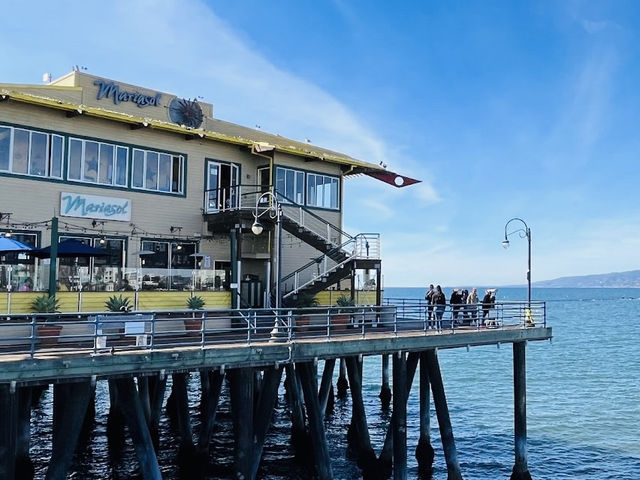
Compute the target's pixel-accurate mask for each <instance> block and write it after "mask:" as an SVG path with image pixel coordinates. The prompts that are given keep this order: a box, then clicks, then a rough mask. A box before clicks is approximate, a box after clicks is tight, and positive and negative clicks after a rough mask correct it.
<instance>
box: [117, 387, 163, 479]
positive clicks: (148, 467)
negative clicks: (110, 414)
mask: <svg viewBox="0 0 640 480" xmlns="http://www.w3.org/2000/svg"><path fill="white" fill-rule="evenodd" d="M112 382H114V383H115V384H116V386H117V391H118V396H119V404H120V407H121V408H122V412H123V414H124V417H125V419H126V420H127V426H128V430H129V435H130V436H131V440H132V441H133V447H134V449H135V451H136V455H137V457H138V463H139V465H140V472H141V474H142V478H143V479H144V480H162V474H161V473H160V467H159V465H158V459H157V457H156V452H155V450H154V448H153V441H152V440H151V434H150V433H149V428H148V427H147V420H146V418H145V416H144V410H143V408H142V401H141V400H140V396H139V394H138V389H137V388H136V384H135V382H134V381H133V378H124V379H118V380H112Z"/></svg>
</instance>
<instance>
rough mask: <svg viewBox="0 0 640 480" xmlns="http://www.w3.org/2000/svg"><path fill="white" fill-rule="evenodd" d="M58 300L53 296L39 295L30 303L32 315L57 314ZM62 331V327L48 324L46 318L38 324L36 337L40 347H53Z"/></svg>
mask: <svg viewBox="0 0 640 480" xmlns="http://www.w3.org/2000/svg"><path fill="white" fill-rule="evenodd" d="M59 306H60V300H58V299H57V298H56V297H55V296H51V297H50V296H48V295H41V296H39V297H36V298H34V299H33V301H32V302H31V311H32V312H34V313H57V312H58V308H59ZM61 331H62V325H60V324H52V323H48V318H46V319H45V320H44V322H42V323H38V326H37V332H38V333H37V335H38V338H40V342H41V343H42V345H55V344H56V343H58V337H59V336H60V332H61Z"/></svg>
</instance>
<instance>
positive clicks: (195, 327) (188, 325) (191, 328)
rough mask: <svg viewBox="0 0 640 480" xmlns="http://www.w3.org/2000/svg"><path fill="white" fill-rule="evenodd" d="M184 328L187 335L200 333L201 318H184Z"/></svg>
mask: <svg viewBox="0 0 640 480" xmlns="http://www.w3.org/2000/svg"><path fill="white" fill-rule="evenodd" d="M184 329H185V330H186V332H187V335H200V332H201V331H202V318H201V317H197V318H185V319H184Z"/></svg>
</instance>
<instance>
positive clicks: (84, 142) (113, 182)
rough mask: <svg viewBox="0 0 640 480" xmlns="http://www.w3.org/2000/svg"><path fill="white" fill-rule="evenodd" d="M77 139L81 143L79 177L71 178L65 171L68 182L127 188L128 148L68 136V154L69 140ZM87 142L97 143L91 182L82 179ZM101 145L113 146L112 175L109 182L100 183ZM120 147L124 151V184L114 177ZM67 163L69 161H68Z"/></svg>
mask: <svg viewBox="0 0 640 480" xmlns="http://www.w3.org/2000/svg"><path fill="white" fill-rule="evenodd" d="M74 140H75V141H78V142H80V143H81V145H82V149H81V154H80V178H71V177H70V176H69V173H68V172H67V180H68V181H69V182H77V183H85V184H87V185H100V186H103V187H117V188H127V187H128V183H129V182H128V179H129V149H128V148H127V147H125V146H123V145H119V144H117V143H109V142H101V141H99V140H90V139H85V138H77V137H69V154H71V142H72V141H74ZM87 142H92V143H97V144H98V158H97V168H96V181H95V182H92V181H90V180H85V179H84V164H85V157H86V155H85V149H86V147H87ZM102 145H108V146H110V147H113V157H112V159H113V175H112V177H111V183H102V182H100V149H101V146H102ZM119 148H121V149H123V150H124V151H125V153H126V159H125V174H124V184H119V183H116V179H117V177H118V174H117V172H116V167H117V164H118V149H119ZM69 164H71V162H70V161H69Z"/></svg>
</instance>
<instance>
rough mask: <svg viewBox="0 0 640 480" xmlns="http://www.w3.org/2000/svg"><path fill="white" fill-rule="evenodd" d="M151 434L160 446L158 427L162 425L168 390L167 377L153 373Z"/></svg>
mask: <svg viewBox="0 0 640 480" xmlns="http://www.w3.org/2000/svg"><path fill="white" fill-rule="evenodd" d="M147 383H148V384H149V404H150V405H149V406H150V410H149V423H148V426H149V434H150V435H151V440H152V441H153V445H154V446H155V448H158V445H159V444H160V439H159V436H158V428H159V425H160V415H161V414H162V403H163V401H164V394H165V392H166V390H167V377H166V376H165V375H160V374H158V375H153V376H151V377H149V379H148V381H147Z"/></svg>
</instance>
